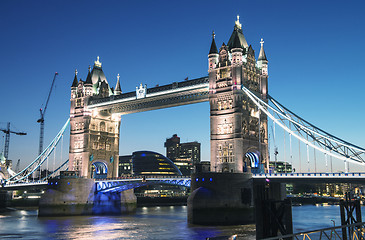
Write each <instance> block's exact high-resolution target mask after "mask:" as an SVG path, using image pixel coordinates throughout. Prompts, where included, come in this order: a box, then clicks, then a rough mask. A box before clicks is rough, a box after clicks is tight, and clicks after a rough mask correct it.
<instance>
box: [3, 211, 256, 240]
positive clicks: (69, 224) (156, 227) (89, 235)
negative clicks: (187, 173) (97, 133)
mask: <svg viewBox="0 0 365 240" xmlns="http://www.w3.org/2000/svg"><path fill="white" fill-rule="evenodd" d="M186 219H187V208H186V206H175V207H170V206H168V207H143V208H138V209H137V212H136V213H135V214H133V215H126V216H76V217H47V218H38V217H37V211H35V210H26V211H25V210H20V211H14V212H9V213H6V214H0V238H1V239H15V238H22V239H88V240H91V239H106V240H112V239H182V240H183V239H193V240H194V239H199V240H200V239H206V238H207V237H213V236H222V235H224V236H226V235H232V234H235V233H240V234H243V235H245V236H247V237H244V238H243V239H255V232H254V226H253V225H249V226H229V227H222V226H221V227H210V226H196V225H189V224H188V223H187V220H186Z"/></svg>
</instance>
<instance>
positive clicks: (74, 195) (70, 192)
mask: <svg viewBox="0 0 365 240" xmlns="http://www.w3.org/2000/svg"><path fill="white" fill-rule="evenodd" d="M95 190H96V189H95V181H94V179H86V178H63V179H62V178H61V179H55V180H51V181H49V187H48V189H47V190H46V192H45V193H44V194H43V195H42V197H41V199H40V201H39V211H38V216H72V215H118V214H122V213H128V212H132V211H134V210H135V208H136V206H137V199H136V196H135V195H134V193H133V190H127V191H126V192H122V193H112V192H110V193H97V192H96V191H95Z"/></svg>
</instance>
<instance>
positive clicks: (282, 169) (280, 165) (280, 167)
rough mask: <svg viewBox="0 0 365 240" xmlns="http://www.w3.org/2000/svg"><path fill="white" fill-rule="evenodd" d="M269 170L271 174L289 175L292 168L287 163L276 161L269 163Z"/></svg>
mask: <svg viewBox="0 0 365 240" xmlns="http://www.w3.org/2000/svg"><path fill="white" fill-rule="evenodd" d="M269 169H270V172H271V173H291V172H292V166H291V164H290V163H288V162H283V161H277V162H276V163H275V162H269Z"/></svg>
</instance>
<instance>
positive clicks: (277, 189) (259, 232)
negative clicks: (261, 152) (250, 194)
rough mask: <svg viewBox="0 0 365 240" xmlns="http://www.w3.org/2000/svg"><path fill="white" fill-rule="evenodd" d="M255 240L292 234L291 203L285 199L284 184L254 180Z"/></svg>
mask: <svg viewBox="0 0 365 240" xmlns="http://www.w3.org/2000/svg"><path fill="white" fill-rule="evenodd" d="M253 188H254V198H255V218H256V239H263V238H268V237H275V236H278V234H279V233H280V234H281V235H286V234H292V233H293V222H292V211H291V201H290V200H288V199H284V198H285V197H286V189H285V184H283V183H272V182H269V181H268V180H266V179H260V180H258V179H255V180H254V184H253Z"/></svg>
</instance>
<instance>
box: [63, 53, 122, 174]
mask: <svg viewBox="0 0 365 240" xmlns="http://www.w3.org/2000/svg"><path fill="white" fill-rule="evenodd" d="M119 94H121V89H120V84H119V75H118V81H117V85H116V88H115V90H113V89H112V88H110V87H109V84H108V82H107V80H106V77H105V75H104V73H103V70H102V68H101V62H99V57H98V59H97V61H95V63H94V67H93V69H92V71H90V67H89V72H88V75H87V78H86V81H82V80H81V79H80V80H78V79H77V71H76V72H75V78H74V81H73V84H72V86H71V108H70V128H71V130H70V150H69V153H70V154H69V170H70V171H76V172H78V174H79V176H81V177H86V178H106V177H116V176H117V175H118V172H117V171H118V166H117V164H118V157H119V126H120V116H119V115H116V114H111V113H110V112H109V111H108V110H103V111H98V110H97V109H94V110H90V109H88V102H89V100H90V99H91V98H92V99H95V98H104V97H109V96H112V95H119Z"/></svg>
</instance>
